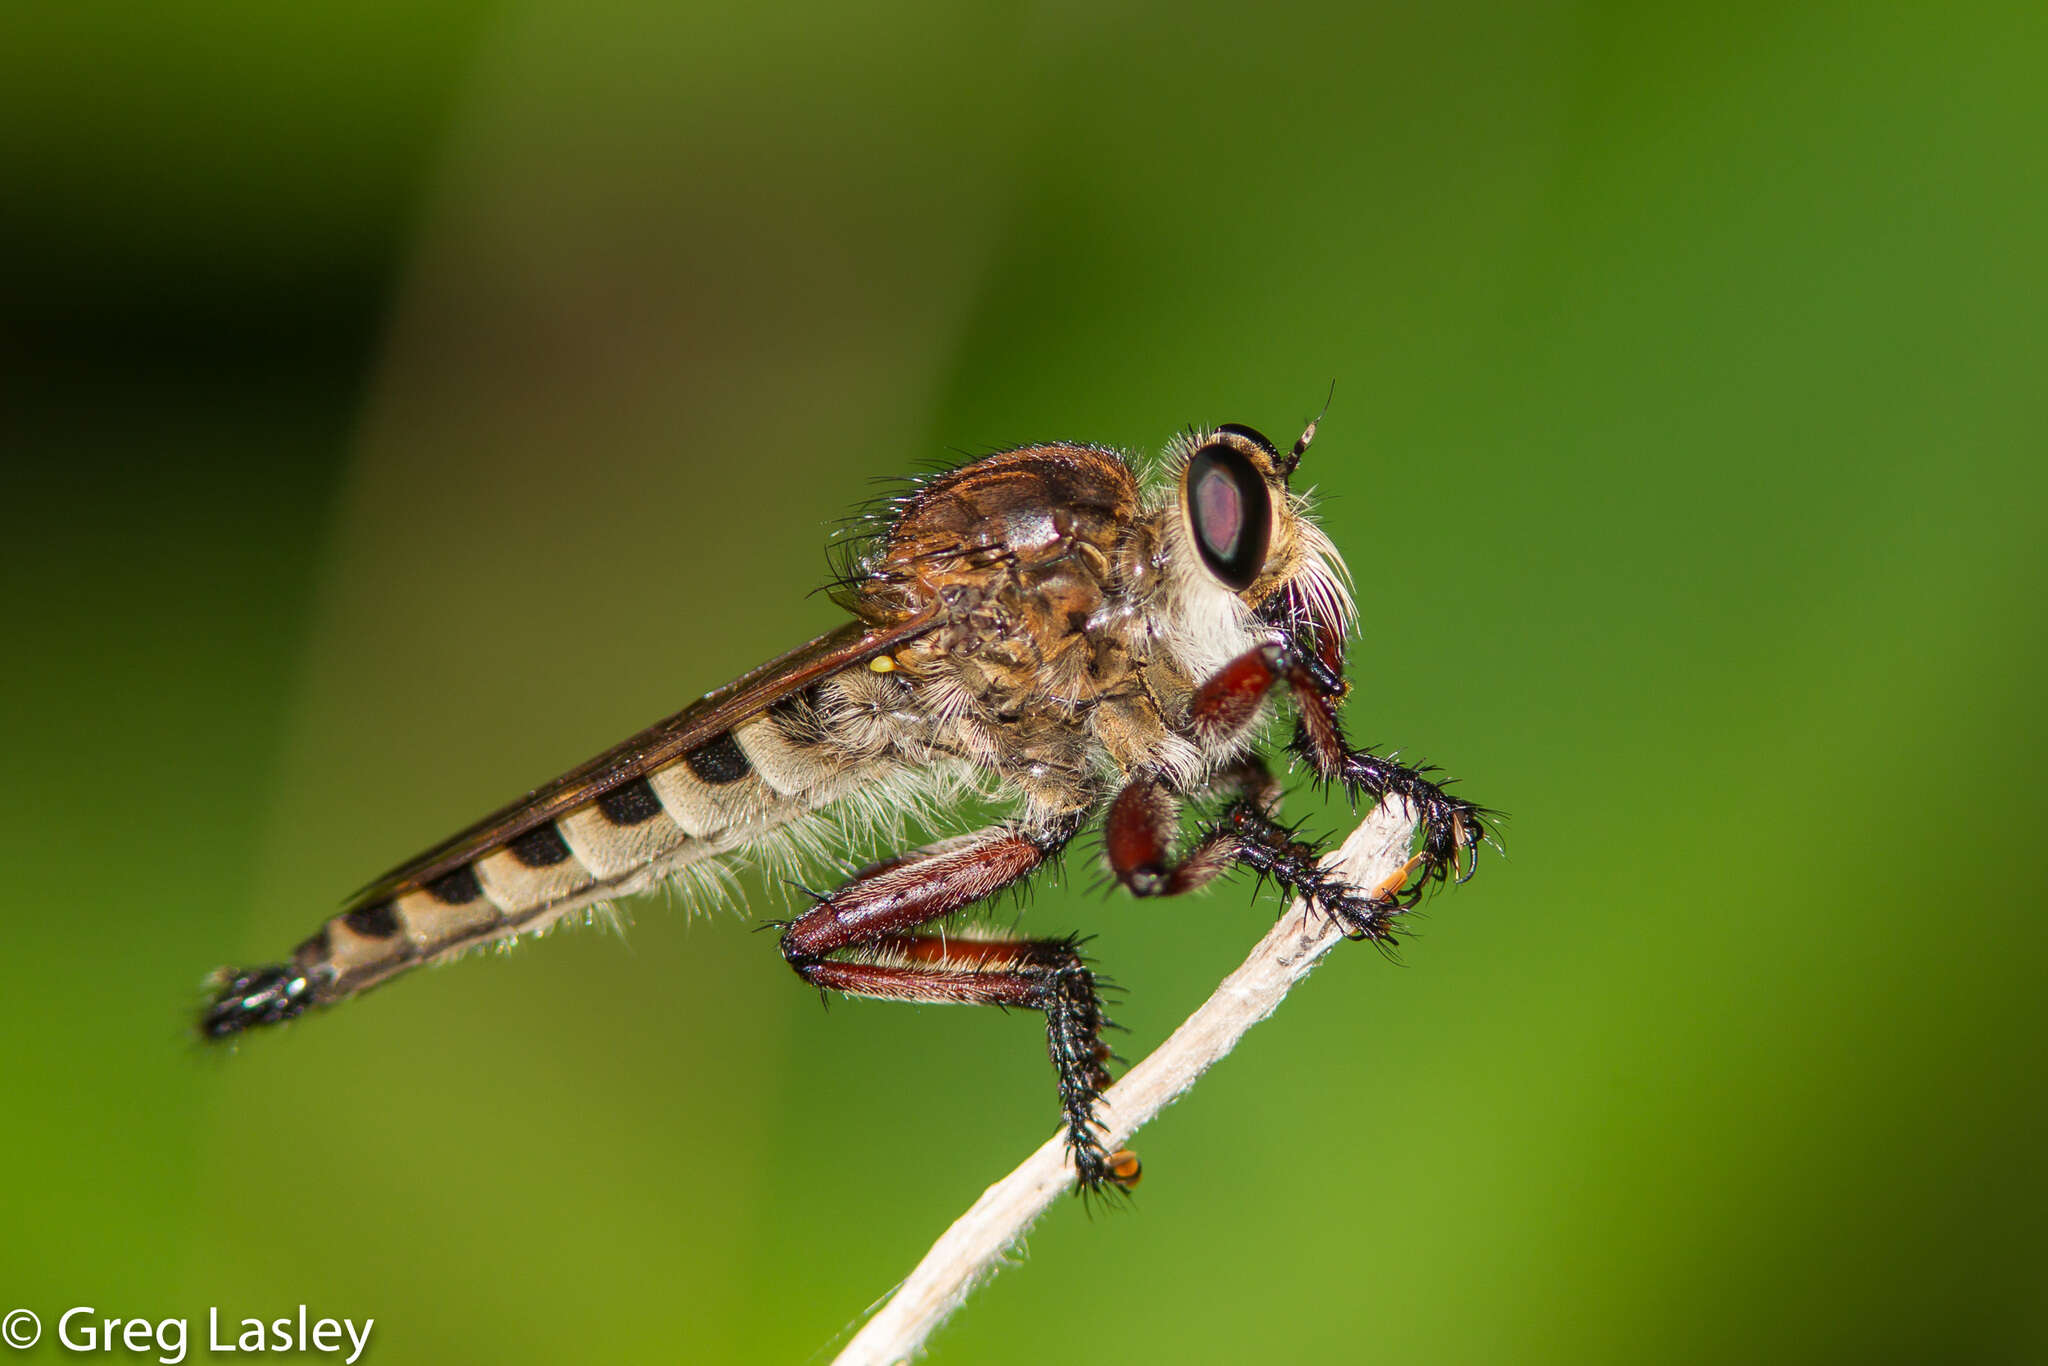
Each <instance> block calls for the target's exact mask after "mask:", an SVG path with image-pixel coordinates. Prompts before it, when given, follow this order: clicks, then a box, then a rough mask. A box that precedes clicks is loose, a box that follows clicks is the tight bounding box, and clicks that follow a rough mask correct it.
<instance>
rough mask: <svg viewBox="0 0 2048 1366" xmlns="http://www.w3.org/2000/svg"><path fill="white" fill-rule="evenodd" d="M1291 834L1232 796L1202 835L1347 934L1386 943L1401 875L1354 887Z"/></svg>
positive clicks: (1317, 850)
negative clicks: (1218, 842) (1381, 884)
mask: <svg viewBox="0 0 2048 1366" xmlns="http://www.w3.org/2000/svg"><path fill="white" fill-rule="evenodd" d="M1294 835H1295V832H1294V831H1293V830H1290V829H1289V828H1288V827H1286V826H1284V825H1282V824H1280V823H1279V822H1278V821H1276V820H1274V819H1273V818H1272V817H1271V816H1268V815H1267V814H1266V813H1265V812H1263V811H1261V810H1259V809H1258V807H1256V806H1254V805H1253V804H1252V803H1250V802H1246V801H1237V802H1232V803H1231V804H1230V805H1229V807H1227V808H1226V809H1225V810H1224V812H1223V818H1222V820H1220V821H1219V822H1218V823H1217V824H1216V827H1215V828H1214V829H1213V830H1211V831H1210V832H1209V834H1208V835H1207V836H1206V837H1205V838H1206V839H1210V840H1221V841H1227V842H1228V844H1229V847H1230V850H1231V856H1232V857H1233V858H1234V859H1235V860H1236V861H1237V862H1239V863H1242V864H1244V865H1245V866H1247V867H1250V868H1256V869H1258V870H1259V873H1260V874H1261V875H1262V876H1264V877H1270V878H1272V879H1273V881H1275V882H1277V883H1279V884H1280V885H1281V886H1283V887H1285V888H1287V889H1288V890H1289V891H1291V892H1293V893H1294V894H1295V895H1296V896H1298V897H1300V898H1301V899H1302V900H1303V901H1304V902H1306V903H1308V905H1309V906H1310V907H1311V908H1312V909H1313V910H1315V911H1317V912H1319V913H1321V914H1322V915H1325V916H1328V917H1329V918H1330V919H1331V920H1332V921H1334V922H1335V923H1336V924H1337V926H1338V927H1339V928H1340V929H1342V930H1343V931H1344V933H1345V935H1346V936H1347V937H1349V938H1352V939H1370V940H1373V941H1374V942H1376V943H1379V944H1385V945H1392V944H1393V943H1394V926H1393V922H1394V918H1395V917H1396V916H1398V915H1400V914H1401V913H1402V911H1403V909H1404V907H1403V905H1402V902H1401V900H1400V899H1399V897H1398V896H1397V895H1396V893H1398V891H1399V890H1400V888H1399V883H1400V882H1401V881H1402V880H1403V876H1404V875H1405V874H1404V875H1403V876H1397V877H1396V878H1395V879H1394V880H1393V881H1392V882H1390V883H1389V884H1388V885H1386V886H1384V887H1377V888H1371V889H1361V888H1358V887H1354V886H1353V885H1352V884H1350V883H1349V882H1346V881H1345V880H1344V879H1343V878H1341V877H1339V876H1337V875H1336V874H1335V873H1332V872H1331V871H1329V870H1328V869H1327V868H1324V867H1323V866H1322V864H1321V863H1320V862H1319V861H1318V860H1320V859H1321V857H1322V853H1323V851H1322V850H1321V849H1320V848H1318V847H1317V846H1316V845H1313V844H1310V843H1308V842H1307V841H1305V840H1298V839H1296V838H1295V837H1294Z"/></svg>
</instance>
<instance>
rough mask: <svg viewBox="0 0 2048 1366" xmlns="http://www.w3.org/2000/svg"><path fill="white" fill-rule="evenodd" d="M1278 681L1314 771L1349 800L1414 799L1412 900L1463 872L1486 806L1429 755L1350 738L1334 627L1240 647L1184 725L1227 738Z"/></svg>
mask: <svg viewBox="0 0 2048 1366" xmlns="http://www.w3.org/2000/svg"><path fill="white" fill-rule="evenodd" d="M1283 684H1284V685H1285V686H1286V687H1287V689H1288V690H1289V691H1290V692H1291V693H1292V694H1293V695H1294V701H1295V706H1296V709H1297V711H1298V712H1299V715H1300V724H1299V725H1298V726H1297V727H1296V729H1295V737H1294V749H1295V752H1296V753H1298V754H1300V755H1301V756H1302V757H1303V758H1304V759H1306V760H1307V761H1308V763H1309V766H1310V767H1311V768H1313V769H1314V770H1315V773H1316V776H1317V777H1318V778H1320V779H1321V780H1322V781H1324V782H1326V783H1327V782H1341V783H1343V784H1344V786H1345V788H1346V789H1347V790H1348V791H1349V792H1350V793H1351V796H1352V800H1353V801H1356V800H1357V799H1358V798H1359V797H1360V796H1361V795H1363V796H1367V797H1370V798H1371V799H1372V800H1373V801H1375V802H1378V801H1381V800H1384V799H1385V798H1386V797H1388V796H1389V795H1398V796H1401V797H1405V798H1407V799H1408V801H1409V803H1410V804H1411V805H1413V806H1414V808H1415V813H1416V818H1417V821H1418V822H1419V824H1420V826H1421V829H1422V850H1421V855H1422V863H1421V870H1422V876H1421V878H1419V879H1418V880H1417V881H1416V883H1415V886H1414V887H1413V888H1412V889H1410V891H1409V892H1408V897H1409V900H1410V902H1411V903H1412V902H1413V900H1414V899H1415V898H1416V897H1419V896H1420V895H1421V894H1422V891H1423V889H1424V888H1426V887H1427V886H1428V885H1429V883H1430V882H1432V881H1437V882H1442V881H1446V880H1449V879H1450V878H1453V877H1455V878H1456V879H1457V880H1458V881H1459V882H1463V881H1465V880H1466V879H1467V878H1469V877H1471V876H1472V874H1473V872H1474V871H1475V869H1476V868H1477V867H1478V861H1479V860H1478V851H1479V846H1480V844H1481V843H1482V842H1483V841H1485V840H1486V839H1488V838H1489V837H1490V834H1491V832H1490V830H1489V829H1488V823H1489V822H1490V821H1492V820H1494V819H1496V817H1495V815H1494V813H1493V812H1491V811H1488V810H1487V809H1486V808H1485V807H1482V806H1477V805H1475V804H1473V803H1471V802H1468V801H1465V800H1464V799H1463V798H1461V797H1453V796H1451V795H1450V794H1449V793H1447V792H1445V791H1444V786H1445V785H1444V784H1442V783H1440V782H1437V781H1435V780H1433V779H1432V777H1431V775H1432V774H1434V773H1435V772H1436V770H1435V769H1433V768H1430V767H1428V766H1427V765H1425V766H1422V767H1419V768H1409V767H1407V766H1405V765H1403V764H1400V763H1398V762H1396V761H1395V760H1393V759H1391V758H1382V757H1381V756H1379V755H1376V754H1374V753H1372V752H1371V751H1370V750H1364V749H1353V748H1351V746H1350V744H1349V743H1348V742H1346V740H1345V739H1344V731H1343V728H1342V726H1341V725H1340V724H1339V722H1338V719H1337V711H1338V708H1339V706H1340V705H1341V704H1342V702H1343V700H1344V695H1345V693H1346V692H1347V691H1349V685H1348V684H1346V682H1345V681H1344V657H1343V652H1342V649H1341V646H1340V645H1339V643H1338V641H1337V637H1336V636H1335V634H1334V633H1333V632H1330V631H1327V630H1325V629H1323V628H1322V627H1321V626H1319V625H1317V624H1315V623H1314V622H1312V621H1309V622H1297V623H1294V624H1293V625H1292V629H1290V630H1289V631H1288V632H1287V634H1286V635H1285V636H1284V637H1283V638H1282V639H1281V640H1278V641H1274V642H1271V643H1268V644H1265V645H1260V646H1257V647H1255V648H1253V649H1251V650H1247V651H1246V652H1245V653H1244V654H1241V655H1239V656H1238V657H1237V658H1236V659H1233V660H1232V661H1230V663H1228V664H1226V665H1224V666H1223V667H1222V668H1221V669H1219V670H1217V672H1216V674H1215V675H1214V676H1213V677H1212V678H1210V679H1208V680H1207V681H1205V682H1204V683H1203V684H1202V685H1201V686H1200V687H1199V688H1197V689H1196V690H1195V696H1194V699H1193V701H1192V702H1191V703H1190V704H1189V707H1188V728H1189V729H1190V730H1191V731H1192V732H1193V733H1194V735H1195V737H1196V738H1197V740H1199V741H1202V742H1204V743H1208V744H1218V743H1222V742H1227V741H1228V740H1230V739H1234V738H1235V737H1236V736H1238V735H1240V734H1242V733H1243V732H1244V730H1245V729H1246V728H1247V727H1249V726H1250V725H1251V724H1252V722H1253V720H1254V719H1255V718H1256V717H1257V715H1258V711H1259V708H1260V706H1261V705H1262V704H1263V703H1264V702H1265V699H1266V697H1267V696H1268V694H1270V693H1271V692H1272V691H1273V689H1275V688H1277V687H1280V686H1281V685H1283Z"/></svg>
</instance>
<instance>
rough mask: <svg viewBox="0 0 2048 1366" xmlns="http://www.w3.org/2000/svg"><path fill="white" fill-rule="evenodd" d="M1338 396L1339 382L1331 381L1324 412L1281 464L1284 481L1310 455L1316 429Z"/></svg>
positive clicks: (1310, 424) (1281, 475)
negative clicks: (1310, 445)
mask: <svg viewBox="0 0 2048 1366" xmlns="http://www.w3.org/2000/svg"><path fill="white" fill-rule="evenodd" d="M1336 396H1337V381H1336V380H1331V381H1330V392H1329V393H1327V394H1325V395H1323V411H1322V412H1320V413H1317V414H1316V417H1315V421H1313V422H1311V423H1309V424H1308V428H1307V429H1306V430H1305V431H1303V432H1302V434H1301V436H1300V438H1299V439H1298V440H1296V441H1295V443H1294V449H1293V450H1291V451H1289V452H1288V453H1287V458H1286V459H1285V460H1282V461H1281V462H1280V477H1281V478H1282V479H1285V478H1286V477H1287V476H1289V475H1291V474H1293V473H1294V471H1295V470H1296V469H1298V468H1299V467H1300V465H1301V457H1303V456H1304V455H1307V454H1308V448H1309V444H1310V443H1311V442H1313V441H1314V440H1315V439H1316V428H1317V427H1319V426H1321V425H1322V421H1323V418H1324V417H1325V416H1327V415H1328V413H1329V411H1330V400H1331V399H1333V398H1335V397H1336Z"/></svg>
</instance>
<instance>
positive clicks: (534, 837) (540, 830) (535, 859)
mask: <svg viewBox="0 0 2048 1366" xmlns="http://www.w3.org/2000/svg"><path fill="white" fill-rule="evenodd" d="M506 847H507V848H509V849H510V850H511V851H512V857H513V858H516V859H518V860H519V862H520V864H521V865H522V866H523V867H527V868H552V867H554V866H555V865H556V864H558V863H560V862H561V861H562V860H563V859H565V858H567V857H569V842H568V841H567V840H565V839H563V838H562V832H561V831H559V830H557V829H555V823H554V822H553V821H549V822H548V823H547V824H546V825H540V826H535V827H534V828H533V829H531V830H529V831H527V832H526V833H525V834H523V835H521V836H520V837H519V838H518V839H516V840H513V841H512V843H511V844H509V845H507V846H506Z"/></svg>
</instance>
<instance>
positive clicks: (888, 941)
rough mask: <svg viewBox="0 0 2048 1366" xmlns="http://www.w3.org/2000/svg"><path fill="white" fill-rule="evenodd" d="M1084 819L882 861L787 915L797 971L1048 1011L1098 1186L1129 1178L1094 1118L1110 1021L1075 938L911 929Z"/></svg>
mask: <svg viewBox="0 0 2048 1366" xmlns="http://www.w3.org/2000/svg"><path fill="white" fill-rule="evenodd" d="M1078 825H1079V822H1078V821H1075V822H1073V823H1072V824H1071V825H1070V826H1069V827H1068V828H1065V829H1063V830H1060V831H1058V832H1056V833H1055V834H1054V835H1052V836H1050V837H1033V836H1030V835H1027V834H1025V833H1024V832H1023V831H1021V830H1019V829H1017V828H1016V827H1014V826H1008V825H1003V826H996V827H993V828H991V829H989V830H986V831H983V832H982V833H981V834H979V835H977V836H973V837H971V838H969V839H966V840H961V841H949V842H948V843H946V844H943V845H937V846H934V847H933V848H931V849H928V850H924V851H921V852H919V853H916V854H910V855H906V856H903V857H900V858H895V859H890V860H888V861H887V862H885V863H879V864H876V865H874V866H873V867H871V868H868V869H866V870H865V871H863V872H860V873H857V874H855V875H854V877H853V878H852V879H850V880H849V881H848V882H847V883H846V884H845V885H844V886H842V887H840V888H839V889H838V890H837V891H835V892H832V893H830V894H829V895H827V896H825V897H823V898H821V899H820V900H819V902H818V904H817V905H816V906H814V907H813V908H812V909H810V910H809V911H807V912H805V913H804V914H803V915H801V916H799V917H797V918H796V919H795V920H793V921H791V922H790V923H789V925H788V926H787V927H786V928H785V929H784V932H783V936H782V953H783V956H784V957H785V958H787V959H788V960H789V965H790V966H791V967H792V968H794V969H795V970H796V974H797V976H799V977H801V978H803V979H804V980H805V981H806V982H809V983H811V984H812V985H813V986H816V987H819V988H820V989H823V990H827V991H843V992H846V993H847V994H849V995H853V996H870V997H874V998H876V999H879V1000H885V1001H931V1002H947V1003H952V1004H959V1005H993V1006H1023V1007H1027V1008H1029V1009H1032V1010H1038V1011H1043V1012H1044V1013H1045V1036H1046V1050H1047V1052H1048V1053H1050V1054H1051V1056H1052V1063H1053V1067H1054V1068H1055V1069H1056V1071H1057V1072H1058V1074H1059V1089H1060V1110H1061V1112H1062V1113H1063V1114H1064V1115H1065V1116H1066V1123H1067V1146H1068V1147H1069V1148H1070V1149H1072V1151H1073V1154H1074V1166H1075V1169H1076V1170H1077V1171H1078V1172H1079V1173H1080V1177H1081V1184H1082V1185H1083V1186H1084V1187H1086V1188H1089V1189H1093V1188H1095V1187H1099V1186H1101V1185H1102V1184H1103V1183H1104V1182H1116V1183H1118V1184H1128V1180H1127V1179H1126V1178H1125V1177H1123V1176H1122V1175H1120V1174H1119V1173H1120V1171H1121V1169H1122V1168H1121V1166H1120V1164H1119V1162H1118V1160H1117V1159H1118V1157H1119V1156H1120V1155H1112V1154H1110V1153H1108V1152H1106V1151H1105V1150H1104V1148H1103V1146H1102V1140H1101V1137H1100V1134H1099V1132H1098V1130H1097V1128H1096V1124H1095V1099H1096V1097H1097V1096H1099V1095H1101V1094H1102V1090H1103V1088H1104V1087H1106V1086H1108V1085H1109V1071H1108V1067H1107V1064H1108V1061H1109V1057H1110V1051H1109V1046H1108V1045H1107V1044H1105V1043H1104V1042H1103V1041H1102V1032H1103V1030H1104V1029H1105V1028H1108V1027H1110V1025H1111V1022H1110V1021H1109V1020H1108V1019H1107V1018H1106V1017H1105V1016H1104V1015H1103V1013H1102V1001H1101V995H1100V992H1099V991H1098V988H1097V983H1096V980H1095V975H1094V973H1092V972H1091V971H1089V969H1088V965H1087V964H1086V963H1085V962H1084V961H1083V960H1082V958H1081V954H1080V952H1079V950H1078V948H1077V947H1076V945H1075V941H1073V940H1072V939H1022V938H1015V937H1010V936H990V937H961V936H958V935H933V934H912V933H910V931H912V930H915V929H917V928H918V927H919V926H922V925H925V924H928V923H930V922H931V921H934V920H937V919H939V918H941V917H943V916H946V915H950V914H951V913H953V912H954V911H957V910H960V909H962V908H963V907H966V906H969V905H971V904H973V903H974V902H976V901H980V900H982V899H983V898H985V897H988V896H991V895H993V894H995V893H996V892H999V891H1001V890H1002V889H1003V888H1005V887H1009V886H1012V885H1014V884H1016V883H1017V882H1019V881H1021V880H1022V879H1023V878H1025V877H1027V876H1029V875H1030V874H1031V873H1032V872H1033V871H1035V870H1036V869H1037V868H1038V867H1039V865H1041V864H1042V863H1044V862H1045V860H1046V859H1047V858H1048V857H1050V856H1051V855H1053V854H1055V853H1057V852H1058V851H1059V849H1060V848H1061V846H1063V845H1064V844H1065V843H1066V842H1067V841H1068V840H1069V839H1071V838H1072V837H1073V834H1074V829H1075V828H1078ZM834 955H836V956H834Z"/></svg>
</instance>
